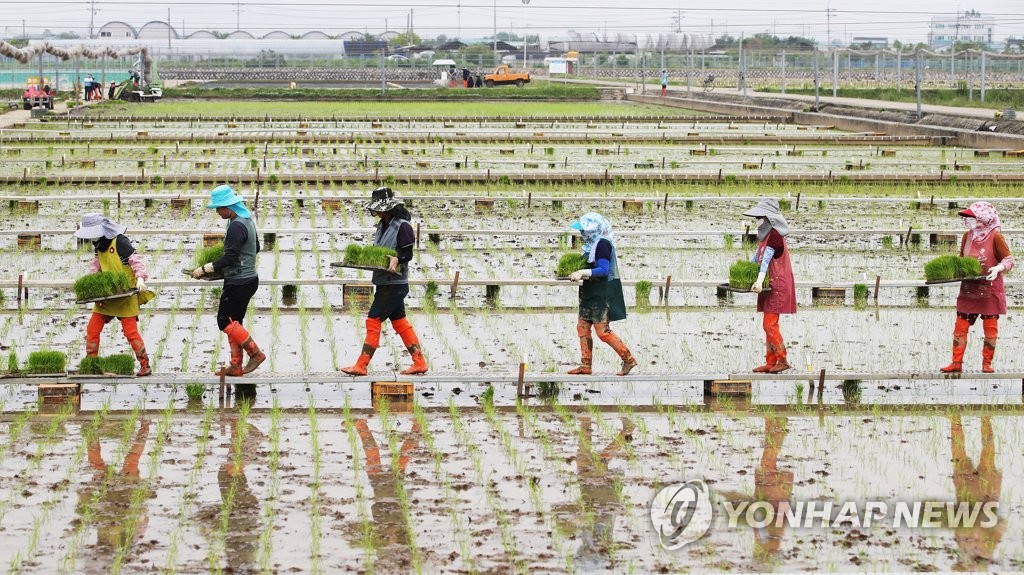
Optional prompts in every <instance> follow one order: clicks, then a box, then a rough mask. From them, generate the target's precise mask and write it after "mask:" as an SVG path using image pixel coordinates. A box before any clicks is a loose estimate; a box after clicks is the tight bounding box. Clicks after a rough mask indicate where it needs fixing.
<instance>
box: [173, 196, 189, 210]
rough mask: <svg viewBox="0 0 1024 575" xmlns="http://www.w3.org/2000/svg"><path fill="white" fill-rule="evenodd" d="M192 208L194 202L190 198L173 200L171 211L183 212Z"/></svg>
mask: <svg viewBox="0 0 1024 575" xmlns="http://www.w3.org/2000/svg"><path fill="white" fill-rule="evenodd" d="M191 207H192V200H190V199H189V198H171V209H172V210H181V209H189V208H191Z"/></svg>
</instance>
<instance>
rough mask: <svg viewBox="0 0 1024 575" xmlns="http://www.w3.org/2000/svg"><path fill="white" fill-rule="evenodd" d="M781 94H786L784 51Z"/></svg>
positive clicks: (784, 54) (783, 56)
mask: <svg viewBox="0 0 1024 575" xmlns="http://www.w3.org/2000/svg"><path fill="white" fill-rule="evenodd" d="M782 93H783V94H785V93H786V51H785V50H783V51H782Z"/></svg>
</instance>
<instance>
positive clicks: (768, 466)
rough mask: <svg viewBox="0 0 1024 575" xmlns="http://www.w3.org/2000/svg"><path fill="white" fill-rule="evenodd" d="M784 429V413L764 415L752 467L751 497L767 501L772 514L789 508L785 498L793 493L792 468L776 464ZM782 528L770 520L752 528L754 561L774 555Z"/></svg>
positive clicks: (779, 541) (783, 437) (775, 554)
mask: <svg viewBox="0 0 1024 575" xmlns="http://www.w3.org/2000/svg"><path fill="white" fill-rule="evenodd" d="M788 433H789V429H788V420H787V419H786V418H785V417H766V418H765V420H764V449H763V450H762V451H761V462H760V465H758V467H757V469H756V470H754V499H755V500H757V501H766V502H768V503H770V504H771V506H772V508H773V509H775V516H776V517H778V516H779V514H780V513H785V511H786V510H787V509H789V500H790V498H792V496H793V472H792V471H788V470H785V471H780V470H779V468H778V463H779V454H780V452H781V451H782V442H783V441H785V440H786V435H787V434H788ZM784 529H785V527H784V526H783V525H782V524H776V523H775V522H773V523H771V524H770V525H768V526H767V527H764V528H761V529H755V530H754V560H755V561H765V560H771V559H777V558H778V554H779V548H780V547H781V546H782V536H783V531H784Z"/></svg>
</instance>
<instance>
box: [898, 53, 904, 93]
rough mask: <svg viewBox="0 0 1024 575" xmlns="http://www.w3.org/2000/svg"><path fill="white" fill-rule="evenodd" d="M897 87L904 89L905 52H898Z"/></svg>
mask: <svg viewBox="0 0 1024 575" xmlns="http://www.w3.org/2000/svg"><path fill="white" fill-rule="evenodd" d="M896 89H897V90H902V89H903V53H902V52H896Z"/></svg>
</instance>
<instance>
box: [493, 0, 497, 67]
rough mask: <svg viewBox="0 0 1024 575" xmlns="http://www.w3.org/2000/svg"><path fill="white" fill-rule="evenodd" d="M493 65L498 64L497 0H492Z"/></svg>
mask: <svg viewBox="0 0 1024 575" xmlns="http://www.w3.org/2000/svg"><path fill="white" fill-rule="evenodd" d="M494 65H495V66H497V65H498V0H494Z"/></svg>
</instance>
